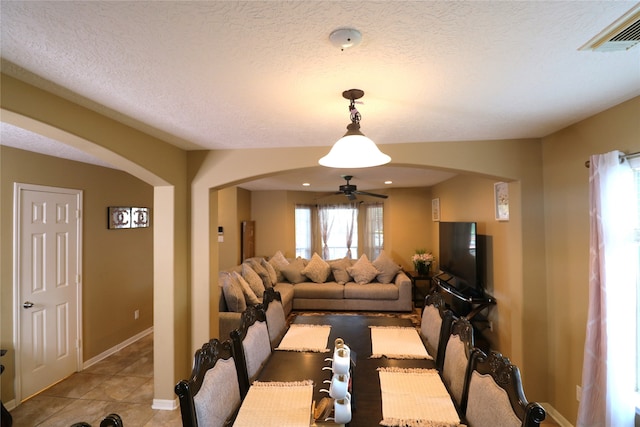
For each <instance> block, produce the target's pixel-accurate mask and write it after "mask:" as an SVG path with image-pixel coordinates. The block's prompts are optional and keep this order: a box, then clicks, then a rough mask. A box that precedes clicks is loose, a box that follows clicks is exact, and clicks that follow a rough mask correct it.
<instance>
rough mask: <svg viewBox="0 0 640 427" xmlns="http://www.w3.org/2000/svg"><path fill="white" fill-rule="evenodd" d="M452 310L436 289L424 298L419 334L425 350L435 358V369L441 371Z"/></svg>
mask: <svg viewBox="0 0 640 427" xmlns="http://www.w3.org/2000/svg"><path fill="white" fill-rule="evenodd" d="M453 317H454V316H453V312H452V311H451V310H449V309H447V307H446V304H445V300H444V297H443V296H442V295H441V294H440V293H439V292H438V291H437V289H436V290H434V291H432V292H431V293H429V294H428V295H427V296H426V297H425V299H424V308H423V309H422V319H421V322H420V335H421V336H422V337H423V339H424V341H425V346H426V347H427V352H428V353H429V354H430V355H431V356H432V357H433V358H435V361H436V369H438V370H439V371H442V362H443V359H444V350H445V347H446V345H447V342H446V341H447V340H448V339H449V331H450V328H451V322H452V321H453Z"/></svg>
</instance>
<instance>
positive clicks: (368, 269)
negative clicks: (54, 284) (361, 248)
mask: <svg viewBox="0 0 640 427" xmlns="http://www.w3.org/2000/svg"><path fill="white" fill-rule="evenodd" d="M347 273H349V275H351V277H353V280H354V281H355V282H356V283H358V284H361V285H364V284H367V283H369V282H371V281H372V280H373V279H374V278H375V277H376V276H377V275H378V274H380V272H379V271H378V269H377V268H375V267H374V266H373V264H371V261H369V258H367V255H365V254H362V256H361V257H360V259H358V261H356V263H355V264H353V266H351V267H349V268H347Z"/></svg>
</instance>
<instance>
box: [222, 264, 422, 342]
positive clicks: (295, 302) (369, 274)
mask: <svg viewBox="0 0 640 427" xmlns="http://www.w3.org/2000/svg"><path fill="white" fill-rule="evenodd" d="M218 285H219V306H218V309H219V337H220V338H226V337H228V336H229V333H230V332H231V331H232V330H234V329H236V328H237V327H238V326H239V325H240V315H241V313H242V312H243V311H244V310H245V309H246V307H247V306H249V305H256V304H260V303H262V296H263V294H264V290H265V289H266V288H269V287H273V288H274V289H275V290H276V291H278V292H279V293H280V296H281V298H282V305H283V308H284V311H285V315H287V316H288V315H289V313H290V312H291V311H292V310H322V311H377V312H380V311H392V312H403V311H404V312H406V311H411V310H412V309H413V301H412V295H411V286H412V284H411V280H410V279H409V277H408V276H407V275H406V274H405V273H404V271H402V269H401V267H400V266H399V265H398V264H396V263H395V262H394V261H393V260H392V259H391V257H389V256H388V255H387V254H386V253H385V252H384V251H382V252H381V253H380V255H379V256H378V257H377V258H376V259H375V260H373V261H370V260H369V259H368V258H367V256H366V255H362V256H361V257H360V258H358V259H357V260H353V259H349V258H341V259H337V260H330V261H325V260H323V259H322V258H321V257H320V256H318V254H316V253H314V254H313V256H312V257H311V259H303V258H295V259H290V258H289V259H287V258H285V257H284V255H283V254H282V252H281V251H278V252H276V254H274V255H273V256H272V257H269V258H266V257H254V258H250V259H247V260H245V261H244V262H243V263H242V264H241V265H237V266H234V267H232V268H229V269H226V270H222V271H220V273H219V275H218Z"/></svg>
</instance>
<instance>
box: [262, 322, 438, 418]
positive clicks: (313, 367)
mask: <svg viewBox="0 0 640 427" xmlns="http://www.w3.org/2000/svg"><path fill="white" fill-rule="evenodd" d="M305 324H306V325H329V326H330V327H331V329H330V333H329V336H328V342H327V350H326V351H280V350H275V351H273V352H272V354H271V356H270V357H269V359H268V360H267V361H266V363H265V365H264V366H263V368H262V370H261V371H260V373H259V375H258V378H257V381H259V382H300V381H308V380H310V381H312V383H313V384H314V386H313V392H312V400H313V402H316V403H317V402H320V400H321V399H322V398H323V397H328V393H327V392H326V391H322V390H323V389H324V390H326V389H327V388H328V385H327V384H326V383H325V380H330V379H331V377H332V371H331V370H330V369H328V368H327V369H323V368H325V367H331V361H327V358H331V356H332V354H333V353H332V352H333V347H334V342H335V340H336V339H337V338H341V339H342V340H344V343H345V344H346V345H348V347H349V348H350V351H351V358H352V371H351V404H352V409H351V410H352V414H351V421H350V422H349V423H347V424H346V425H348V426H350V427H371V426H376V425H379V423H380V422H381V421H382V420H383V411H382V406H383V403H382V392H381V387H380V378H379V370H380V369H381V368H382V369H384V368H422V369H435V362H434V361H433V359H432V358H431V357H428V358H395V357H384V356H382V357H380V356H376V357H372V339H371V336H372V334H371V332H370V331H371V328H372V327H389V328H392V327H401V328H415V326H414V325H413V324H412V322H411V319H409V318H407V317H401V316H383V315H368V314H351V313H346V314H301V315H297V316H296V317H295V318H294V319H293V321H292V325H305ZM310 410H311V408H310ZM311 422H313V420H311ZM310 424H311V423H310ZM311 425H313V424H311ZM318 425H320V424H318ZM323 425H324V424H323Z"/></svg>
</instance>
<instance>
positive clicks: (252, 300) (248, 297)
mask: <svg viewBox="0 0 640 427" xmlns="http://www.w3.org/2000/svg"><path fill="white" fill-rule="evenodd" d="M231 274H232V275H233V279H234V280H236V281H237V282H238V283H239V284H240V288H241V289H242V293H243V294H244V300H245V301H246V303H247V305H257V304H260V303H261V302H262V301H261V300H260V299H258V297H257V296H256V294H254V293H253V291H252V290H251V286H249V284H248V283H247V281H246V280H244V278H243V277H242V276H241V275H240V273H238V272H237V271H234V272H233V273H231Z"/></svg>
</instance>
